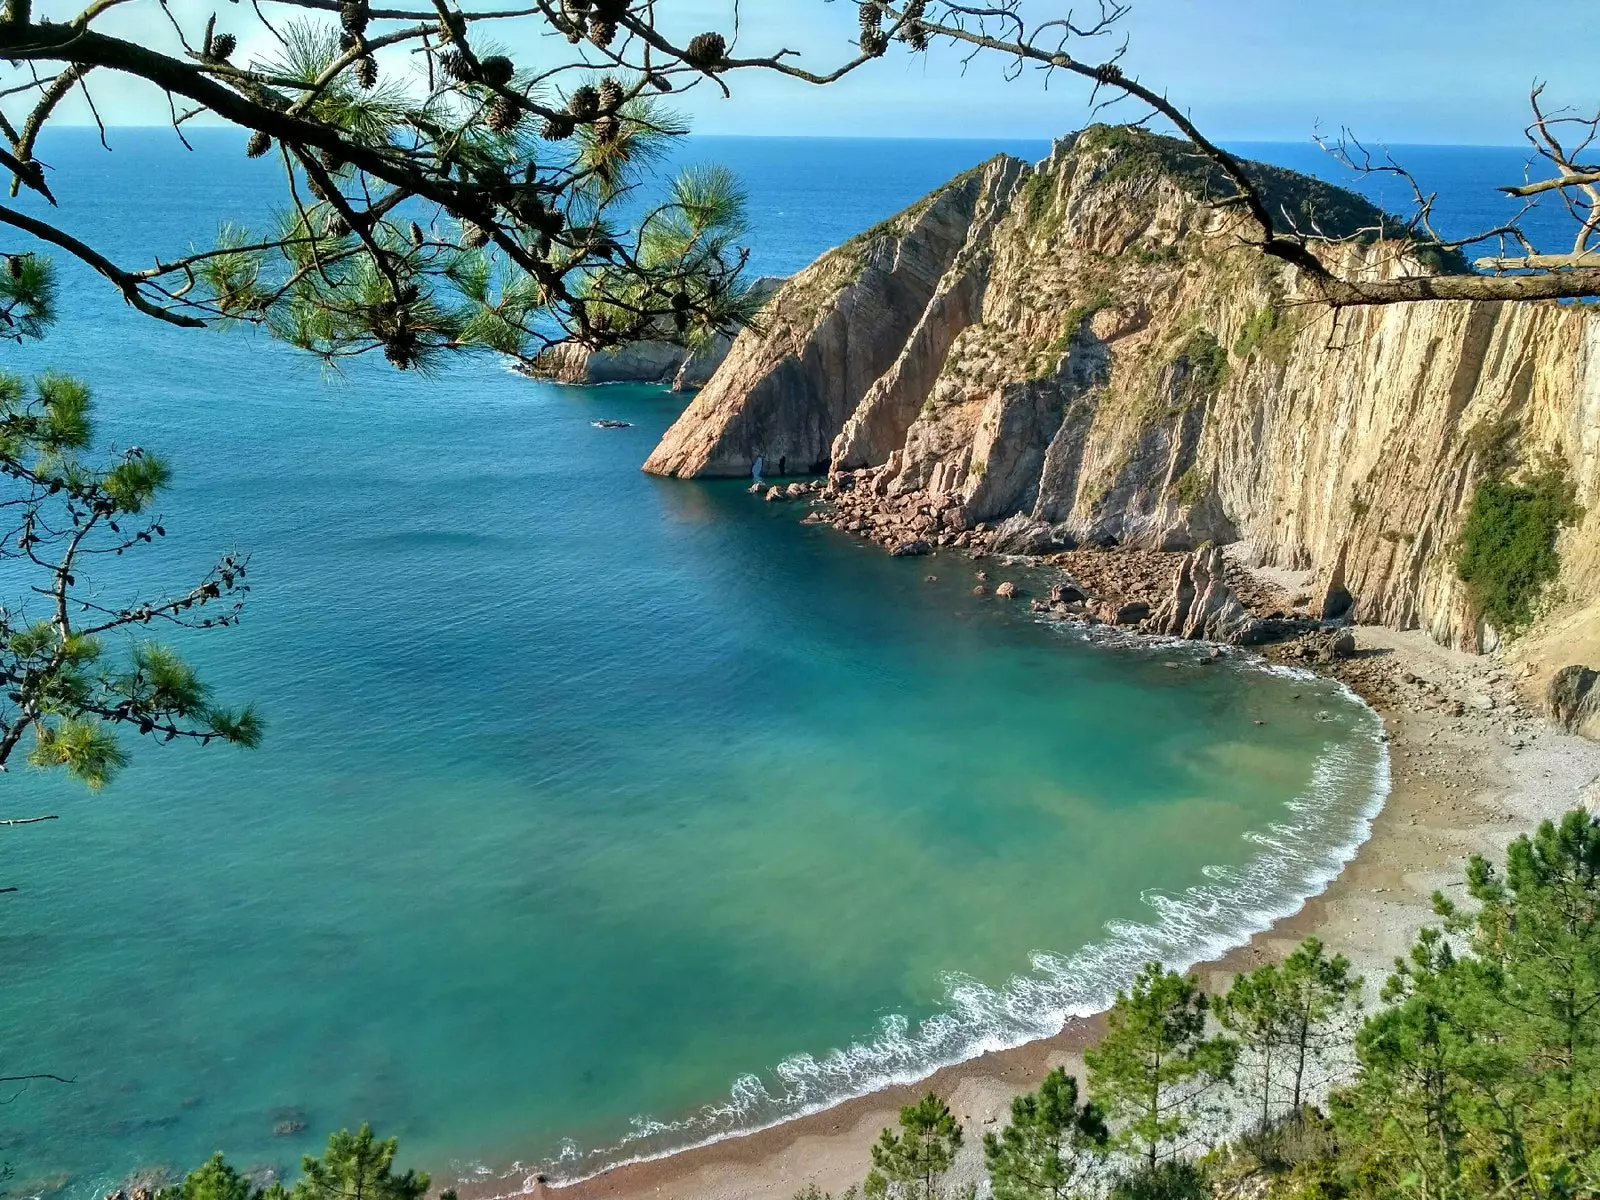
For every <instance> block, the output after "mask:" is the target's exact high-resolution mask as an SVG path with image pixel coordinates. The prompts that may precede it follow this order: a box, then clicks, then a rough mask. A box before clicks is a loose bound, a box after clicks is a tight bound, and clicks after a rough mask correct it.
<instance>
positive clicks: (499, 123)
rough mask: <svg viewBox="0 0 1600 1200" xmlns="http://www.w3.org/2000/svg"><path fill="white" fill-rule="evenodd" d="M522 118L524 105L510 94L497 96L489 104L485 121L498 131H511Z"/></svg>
mask: <svg viewBox="0 0 1600 1200" xmlns="http://www.w3.org/2000/svg"><path fill="white" fill-rule="evenodd" d="M520 120H522V105H520V104H518V103H517V102H516V101H515V100H513V99H511V98H510V97H509V96H496V97H495V98H494V100H493V101H492V102H491V103H490V105H489V111H488V113H487V114H486V115H485V117H484V122H485V124H487V125H488V126H489V128H490V129H492V130H494V132H496V133H510V132H511V131H512V130H513V129H515V128H516V127H517V122H518V121H520Z"/></svg>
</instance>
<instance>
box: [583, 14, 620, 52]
mask: <svg viewBox="0 0 1600 1200" xmlns="http://www.w3.org/2000/svg"><path fill="white" fill-rule="evenodd" d="M589 40H590V41H591V42H593V43H594V44H595V45H596V46H598V47H599V48H600V49H601V50H604V49H605V48H606V47H607V46H609V45H611V43H612V42H614V41H616V40H617V23H616V22H615V21H602V20H599V19H598V18H591V19H590V21H589Z"/></svg>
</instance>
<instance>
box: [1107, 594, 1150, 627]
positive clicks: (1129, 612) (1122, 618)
mask: <svg viewBox="0 0 1600 1200" xmlns="http://www.w3.org/2000/svg"><path fill="white" fill-rule="evenodd" d="M1149 615H1150V606H1149V605H1148V604H1146V603H1145V602H1144V601H1143V600H1133V601H1130V602H1129V603H1127V604H1124V605H1121V606H1120V607H1119V608H1118V609H1117V611H1116V612H1115V613H1114V614H1113V616H1112V621H1113V623H1114V624H1117V625H1137V624H1138V623H1139V622H1140V621H1142V620H1144V619H1145V618H1146V617H1148V616H1149Z"/></svg>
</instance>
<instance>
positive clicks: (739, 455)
mask: <svg viewBox="0 0 1600 1200" xmlns="http://www.w3.org/2000/svg"><path fill="white" fill-rule="evenodd" d="M1023 170H1024V168H1023V165H1022V164H1021V163H1019V162H1017V161H1016V160H1015V159H1007V158H1000V159H996V160H994V161H992V162H991V163H989V164H987V165H985V166H984V167H982V168H979V169H977V170H975V171H971V172H968V173H967V174H966V175H964V176H961V177H959V178H957V179H956V180H954V181H952V182H951V183H949V184H947V185H946V186H945V187H944V188H942V189H940V190H939V191H937V192H935V193H933V194H932V195H931V196H929V197H927V198H926V199H924V200H922V201H920V202H919V203H918V204H916V205H914V206H913V207H912V208H910V209H907V210H906V211H905V212H904V213H901V214H900V215H899V216H898V217H895V218H893V219H891V220H890V221H888V222H885V224H884V226H881V227H879V229H877V230H872V231H869V232H868V233H865V234H863V235H861V236H860V237H858V238H855V239H853V240H851V241H850V242H847V243H845V244H844V245H843V246H841V247H839V248H838V249H836V250H832V251H829V252H828V253H827V254H825V255H823V256H822V258H820V259H818V260H817V262H815V263H813V264H812V265H811V266H810V267H808V268H806V270H804V271H802V272H801V273H800V274H799V275H797V276H795V277H794V278H793V279H792V280H790V281H789V282H788V283H787V284H785V285H784V287H783V288H782V289H780V290H779V292H778V293H777V295H775V296H774V297H773V298H772V300H771V301H770V302H769V303H768V305H767V309H766V315H767V327H766V329H765V330H764V331H756V330H746V331H745V332H744V333H742V334H740V335H739V339H738V341H737V342H735V343H734V347H733V350H732V352H731V353H730V354H729V356H728V359H727V361H726V362H724V363H723V365H722V366H721V367H720V368H719V369H718V371H717V373H716V375H715V376H714V377H713V378H712V380H711V383H710V384H709V385H708V386H707V387H706V389H705V390H704V391H702V392H701V393H700V394H699V395H698V396H697V397H695V399H694V401H693V402H692V403H691V404H690V405H689V407H688V409H686V410H685V412H684V414H683V415H682V416H681V417H680V418H679V419H678V421H677V422H676V423H675V424H674V425H673V426H672V428H671V429H669V430H668V431H667V433H666V436H665V437H663V438H662V440H661V444H660V445H659V446H657V447H656V449H655V452H654V453H653V454H651V456H650V458H649V459H648V460H647V461H646V463H645V470H647V471H651V472H654V473H655V474H658V475H676V476H679V477H682V478H690V477H706V476H730V475H733V476H737V475H744V474H748V473H749V471H750V468H751V466H752V465H753V464H754V462H755V460H756V458H757V457H758V456H760V457H763V458H764V459H765V461H766V469H767V471H768V472H770V473H783V472H785V471H788V472H793V473H796V474H807V473H816V472H818V471H821V470H825V469H826V467H827V466H828V464H829V462H830V460H831V457H832V453H833V442H834V439H835V438H836V437H838V435H839V433H840V431H841V430H842V429H843V427H844V424H845V422H846V421H847V420H848V419H849V418H850V416H851V415H852V414H853V413H855V412H856V410H857V408H858V407H859V406H860V404H861V402H862V399H863V397H865V395H866V393H867V391H868V389H869V388H871V387H872V386H873V385H874V384H875V383H877V382H878V380H879V379H880V378H881V377H882V376H883V375H884V374H885V372H887V371H888V370H889V368H890V367H891V366H893V365H894V364H895V362H896V360H898V359H899V358H900V357H901V356H902V353H903V352H904V351H905V350H906V346H907V342H908V341H909V340H910V338H911V335H912V333H913V332H914V331H915V330H916V329H917V327H918V326H919V325H920V324H922V323H923V317H924V315H925V313H926V312H927V310H928V307H929V305H930V303H931V302H932V301H933V299H934V296H935V293H936V291H937V289H938V288H939V284H940V281H941V280H942V279H943V278H944V277H945V275H946V273H947V272H948V271H949V270H950V268H951V266H952V265H953V264H954V263H955V261H956V257H957V255H958V253H959V252H960V251H961V250H962V248H963V246H965V245H966V243H967V239H968V235H969V233H971V231H972V229H973V220H974V217H975V215H976V214H977V213H978V211H979V199H980V196H983V195H984V194H985V193H986V191H987V190H989V189H998V188H1004V187H1006V186H1012V187H1014V186H1015V181H1016V179H1017V178H1019V177H1020V175H1021V173H1022V171H1023ZM928 336H929V337H930V338H932V337H933V334H932V333H930V334H929V335H928ZM934 340H935V341H936V340H937V339H936V338H935V339H934ZM930 352H931V351H930ZM912 369H913V368H912V366H911V364H909V363H908V365H907V368H906V370H907V371H908V372H910V371H912ZM886 388H887V385H886ZM918 403H920V400H919V401H918ZM882 405H883V407H884V411H885V412H887V411H888V409H889V408H891V407H892V405H893V400H892V398H885V399H884V400H883V402H882ZM885 420H887V418H885ZM882 424H883V422H882V421H880V422H879V425H882ZM779 464H782V466H781V467H780V465H779Z"/></svg>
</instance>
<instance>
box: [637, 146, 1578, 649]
mask: <svg viewBox="0 0 1600 1200" xmlns="http://www.w3.org/2000/svg"><path fill="white" fill-rule="evenodd" d="M1251 169H1252V170H1253V171H1255V172H1256V173H1257V176H1258V178H1259V179H1260V180H1261V181H1262V183H1263V186H1264V187H1265V188H1266V190H1267V192H1268V194H1269V196H1270V197H1271V199H1272V203H1273V205H1274V207H1277V206H1283V205H1286V206H1288V207H1289V208H1290V209H1295V210H1299V211H1301V212H1305V213H1308V214H1313V215H1314V216H1315V217H1316V219H1317V220H1318V222H1319V224H1320V225H1321V226H1322V227H1323V228H1324V229H1328V230H1334V231H1337V230H1340V229H1356V228H1360V227H1362V226H1365V225H1368V224H1370V223H1371V222H1372V221H1373V220H1374V219H1375V218H1376V216H1377V212H1376V210H1375V209H1373V208H1371V206H1370V205H1367V204H1366V203H1365V202H1364V201H1362V200H1360V199H1359V198H1358V197H1355V196H1353V195H1351V194H1350V193H1347V192H1343V191H1341V190H1339V189H1337V188H1332V187H1329V186H1327V185H1325V184H1321V183H1317V182H1316V181H1313V180H1310V179H1306V178H1304V177H1301V176H1296V175H1294V174H1293V173H1291V172H1286V171H1281V170H1277V169H1275V168H1270V167H1265V166H1261V165H1259V164H1256V165H1253V166H1252V168H1251ZM1214 184H1215V181H1214V180H1212V179H1210V178H1209V176H1208V175H1207V173H1206V171H1205V170H1203V169H1201V168H1198V167H1196V166H1195V159H1194V157H1193V156H1192V155H1190V154H1188V153H1187V152H1186V151H1185V150H1184V149H1183V148H1182V147H1181V146H1180V145H1179V144H1177V143H1173V142H1169V141H1166V140H1164V139H1161V138H1157V137H1155V136H1153V135H1149V134H1144V133H1142V132H1138V131H1132V130H1125V129H1104V128H1100V127H1096V128H1094V129H1090V130H1086V131H1084V132H1083V133H1081V134H1077V135H1073V136H1072V137H1069V138H1066V139H1063V140H1062V141H1060V142H1058V143H1057V144H1056V147H1055V149H1054V151H1053V153H1052V154H1051V156H1050V158H1049V159H1047V160H1045V161H1044V162H1041V163H1039V164H1038V165H1036V166H1033V167H1029V166H1027V165H1025V164H1023V163H1021V162H1018V161H1016V160H1014V159H1009V158H1004V157H1002V158H998V159H995V160H992V161H991V162H989V163H986V164H984V165H983V166H982V167H980V168H978V169H976V170H974V171H972V172H969V173H968V174H966V175H964V176H962V177H960V178H958V179H957V180H954V181H952V183H951V184H949V185H947V186H946V187H945V188H943V189H941V190H940V191H938V192H936V193H934V194H933V195H932V196H930V197H928V198H927V199H925V200H923V201H921V202H919V204H917V205H914V206H913V207H912V208H910V209H908V210H907V211H906V212H904V213H902V214H900V215H899V216H898V217H895V218H893V219H891V220H890V221H888V222H885V224H884V225H883V226H880V227H879V228H878V229H875V230H873V231H869V232H868V233H867V234H863V235H862V236H860V237H858V238H856V239H854V240H852V241H851V242H849V243H847V244H846V245H845V246H842V247H840V248H839V249H837V250H834V251H831V252H829V253H828V254H826V255H824V256H823V257H822V258H821V259H819V260H818V261H817V263H815V264H814V265H813V266H812V267H810V268H808V269H807V270H806V271H804V272H802V273H801V274H800V275H798V276H796V277H795V278H794V279H793V280H791V281H790V282H789V283H788V284H787V285H786V286H785V287H784V288H783V289H782V290H781V291H780V292H779V293H778V294H777V295H776V296H775V297H774V299H773V300H772V302H771V303H770V304H769V306H768V310H767V325H766V328H765V331H764V332H762V333H759V334H758V333H754V332H746V333H744V334H742V335H741V336H740V338H739V339H738V341H737V342H736V344H735V345H734V347H733V350H732V352H731V353H730V355H729V357H728V360H727V361H726V362H725V363H724V364H723V366H722V367H721V368H720V369H719V370H718V372H717V373H716V375H715V377H714V378H713V379H712V381H711V383H710V384H709V385H708V386H707V387H706V389H705V390H704V391H703V392H701V393H700V396H699V397H698V398H697V399H696V400H695V401H694V402H693V403H692V404H691V405H690V406H689V407H688V409H687V410H686V411H685V412H684V414H683V416H682V418H681V419H680V420H679V421H678V423H677V424H675V425H674V426H673V428H672V429H671V430H670V431H669V432H668V434H667V436H666V437H665V438H664V439H663V441H662V443H661V445H660V446H659V447H658V448H657V450H656V452H655V453H654V454H653V455H652V456H651V457H650V460H649V462H648V463H647V464H646V469H647V470H651V471H656V472H658V473H661V474H668V475H678V476H685V477H687V476H711V475H740V474H745V473H747V472H748V471H749V469H750V465H751V462H752V461H753V459H754V457H755V456H756V455H758V454H760V455H765V456H766V461H767V464H768V470H769V471H778V472H781V471H783V470H787V471H788V472H789V473H795V472H806V471H816V472H821V471H823V470H826V469H829V468H830V467H831V468H832V469H833V470H834V471H835V472H838V473H843V474H842V475H841V478H842V479H845V480H849V481H850V484H851V489H852V490H851V493H850V494H851V497H852V499H851V507H850V509H849V512H848V519H849V520H850V521H851V522H852V523H854V524H856V525H858V526H861V527H875V522H874V521H873V519H872V517H871V513H870V512H868V511H867V510H866V509H865V508H863V507H862V506H863V505H865V504H868V503H869V502H870V503H871V504H876V505H879V506H880V507H882V508H883V509H884V511H885V512H890V513H892V514H895V515H894V520H893V521H891V522H889V524H890V525H891V526H892V527H893V528H894V529H895V530H898V529H899V528H901V526H902V525H903V526H906V527H914V528H913V529H912V532H911V533H910V534H909V535H907V536H914V537H919V538H924V539H927V540H930V541H931V542H932V543H933V544H934V545H935V546H938V545H941V544H943V545H951V544H958V545H968V544H973V543H972V538H973V536H974V535H973V534H971V533H969V532H967V531H970V530H974V529H975V528H976V527H978V526H980V525H996V524H998V525H1000V526H1001V527H1002V528H1004V529H1006V530H1007V534H1006V536H1007V538H1008V539H1012V543H1011V544H1014V545H1018V546H1023V545H1026V546H1028V547H1029V549H1030V550H1032V551H1033V552H1044V551H1045V550H1046V548H1047V547H1048V546H1050V545H1058V546H1066V547H1071V546H1077V545H1083V546H1101V545H1118V546H1122V547H1132V548H1137V549H1144V550H1150V551H1192V550H1196V549H1197V548H1199V547H1202V546H1204V545H1206V544H1207V543H1210V544H1212V545H1213V546H1220V545H1223V544H1235V546H1236V549H1235V551H1234V553H1235V554H1236V555H1237V554H1238V553H1239V550H1240V549H1242V550H1243V553H1244V556H1245V557H1246V558H1247V559H1248V561H1250V562H1252V563H1255V564H1257V565H1271V566H1279V567H1285V568H1291V569H1293V570H1295V571H1308V570H1314V571H1315V572H1316V573H1317V578H1318V580H1319V583H1318V585H1317V589H1316V595H1315V596H1314V597H1312V600H1311V603H1310V606H1309V611H1310V615H1311V616H1313V617H1323V616H1325V617H1329V618H1343V617H1348V618H1350V619H1353V620H1358V621H1363V622H1373V623H1380V624H1386V625H1391V626H1394V627H1397V628H1414V627H1419V626H1420V627H1421V628H1423V629H1425V630H1427V632H1428V633H1429V634H1430V635H1432V636H1433V637H1434V638H1435V639H1436V640H1438V641H1440V642H1443V643H1445V644H1447V645H1450V646H1453V647H1457V648H1462V649H1468V650H1482V649H1486V648H1492V646H1493V645H1494V644H1495V642H1496V640H1497V634H1496V631H1494V630H1493V629H1491V628H1489V627H1488V626H1487V625H1486V624H1485V623H1484V622H1483V621H1482V620H1481V618H1480V617H1479V616H1478V615H1477V613H1476V612H1475V611H1474V609H1473V606H1472V604H1471V602H1470V598H1469V596H1468V595H1467V592H1466V589H1465V585H1464V584H1463V583H1462V581H1461V580H1460V579H1459V578H1458V575H1457V572H1456V569H1455V561H1456V552H1457V551H1456V547H1457V544H1458V540H1459V535H1460V532H1461V528H1462V523H1463V520H1464V517H1465V514H1466V511H1467V509H1468V507H1469V506H1470V503H1471V499H1472V495H1473V492H1474V489H1475V488H1476V486H1477V484H1478V482H1479V480H1480V479H1481V478H1482V476H1483V472H1484V470H1485V461H1484V460H1485V459H1486V457H1487V456H1486V455H1485V454H1484V452H1483V445H1484V441H1483V438H1482V437H1481V436H1480V437H1475V436H1474V431H1475V430H1483V429H1487V428H1491V427H1495V426H1496V425H1497V423H1499V424H1506V423H1508V422H1514V423H1515V426H1514V427H1515V431H1516V432H1515V441H1514V447H1513V448H1514V450H1515V451H1516V453H1517V454H1518V456H1519V457H1520V459H1521V460H1522V461H1524V462H1527V463H1533V462H1537V461H1541V460H1542V459H1544V458H1545V457H1546V456H1551V455H1555V456H1559V458H1560V459H1562V460H1564V461H1565V463H1566V465H1567V467H1568V469H1569V472H1570V477H1571V479H1572V480H1573V481H1574V483H1575V484H1576V489H1577V496H1576V499H1577V503H1578V504H1579V505H1581V506H1582V507H1583V509H1584V511H1585V512H1586V514H1587V515H1586V516H1585V517H1584V519H1583V521H1582V522H1581V524H1579V525H1577V526H1575V527H1573V528H1571V529H1568V530H1567V531H1565V532H1564V533H1563V534H1562V538H1561V542H1560V546H1559V549H1560V551H1561V560H1562V573H1561V578H1560V579H1559V580H1557V581H1556V583H1555V586H1554V587H1552V588H1551V589H1550V594H1551V595H1552V596H1559V595H1562V594H1564V595H1566V596H1567V597H1570V598H1571V599H1570V601H1569V603H1571V604H1579V605H1582V604H1592V603H1596V600H1595V598H1596V597H1597V596H1600V312H1597V311H1596V309H1595V307H1594V306H1590V305H1571V304H1557V303H1534V304H1490V303H1471V302H1431V303H1414V304H1403V305H1390V306H1385V307H1374V308H1370V309H1360V310H1345V311H1341V312H1338V313H1333V312H1330V311H1328V310H1327V309H1326V308H1324V307H1321V306H1318V305H1316V304H1314V303H1311V302H1310V301H1309V300H1308V298H1306V297H1305V296H1303V295H1302V294H1300V293H1299V292H1298V291H1297V288H1298V286H1299V281H1298V279H1297V277H1296V276H1295V275H1294V273H1293V272H1292V270H1291V269H1290V268H1288V267H1286V266H1284V265H1283V264H1282V263H1279V262H1277V261H1276V260H1272V259H1268V258H1266V257H1265V256H1263V255H1261V254H1260V252H1259V251H1257V250H1255V249H1254V248H1252V247H1250V246H1248V245H1244V244H1242V243H1241V239H1240V238H1239V237H1238V234H1237V230H1236V229H1235V227H1234V221H1235V218H1234V217H1233V216H1232V215H1230V213H1229V212H1228V210H1226V209H1218V208H1216V207H1215V206H1214V205H1212V204H1210V203H1208V197H1209V196H1213V195H1215V194H1216V188H1215V186H1214ZM1339 253H1340V254H1341V255H1342V258H1343V261H1342V262H1341V264H1340V266H1341V268H1342V269H1345V270H1350V271H1356V272H1365V273H1368V274H1369V275H1371V276H1373V277H1380V276H1388V275H1393V274H1397V273H1418V272H1425V271H1427V270H1429V269H1430V267H1429V266H1428V265H1427V264H1426V262H1425V261H1423V260H1425V259H1426V258H1427V256H1428V254H1429V253H1436V252H1427V251H1418V250H1414V249H1411V248H1407V247H1400V246H1397V244H1396V243H1393V242H1384V243H1378V244H1376V245H1372V246H1356V247H1346V248H1344V249H1342V250H1341V251H1339ZM1507 427H1509V425H1507ZM780 464H781V465H780ZM896 536H900V535H899V534H898V533H897V534H896ZM985 536H987V535H985ZM985 545H987V543H985ZM1210 555H1211V551H1210V550H1208V551H1207V552H1206V556H1205V561H1200V559H1199V557H1198V556H1197V557H1196V558H1195V560H1194V561H1192V562H1191V563H1190V565H1189V573H1188V587H1190V588H1192V589H1193V592H1194V594H1193V595H1192V596H1190V597H1189V598H1188V601H1187V604H1186V605H1183V604H1180V603H1179V601H1180V600H1181V599H1182V596H1180V595H1173V596H1170V597H1168V598H1167V599H1168V601H1169V603H1168V605H1166V606H1165V607H1163V606H1160V605H1158V606H1155V607H1157V608H1161V609H1162V611H1161V612H1159V613H1156V614H1153V615H1152V618H1151V620H1154V619H1155V618H1156V617H1157V616H1161V617H1162V618H1163V619H1164V620H1165V621H1166V623H1167V624H1168V625H1181V626H1182V627H1183V628H1184V629H1194V628H1200V629H1213V630H1214V629H1218V628H1221V627H1224V626H1227V625H1229V624H1230V622H1233V621H1235V620H1236V614H1233V613H1232V612H1231V610H1228V609H1227V606H1226V604H1223V603H1221V602H1220V601H1219V602H1218V603H1217V605H1216V606H1215V607H1214V606H1213V604H1212V601H1211V600H1208V599H1206V597H1207V596H1208V595H1213V593H1211V592H1210V591H1209V588H1210V586H1211V581H1212V580H1213V579H1214V578H1215V576H1214V574H1213V573H1211V566H1210ZM1179 590H1180V591H1181V589H1179ZM1197 604H1198V605H1199V612H1200V614H1201V615H1200V616H1199V618H1198V624H1197V618H1196V616H1195V611H1196V609H1195V606H1196V605H1197ZM1180 608H1181V609H1182V612H1181V613H1180V611H1179V609H1180ZM1167 609H1170V611H1167Z"/></svg>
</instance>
